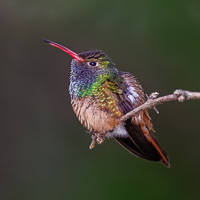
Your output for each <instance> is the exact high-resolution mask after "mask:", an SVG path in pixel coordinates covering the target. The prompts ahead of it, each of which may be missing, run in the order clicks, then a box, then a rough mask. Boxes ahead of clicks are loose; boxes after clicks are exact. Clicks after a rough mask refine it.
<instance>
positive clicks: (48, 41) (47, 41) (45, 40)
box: [43, 39, 51, 43]
mask: <svg viewBox="0 0 200 200" xmlns="http://www.w3.org/2000/svg"><path fill="white" fill-rule="evenodd" d="M43 41H44V42H46V43H50V42H51V41H50V40H47V39H43Z"/></svg>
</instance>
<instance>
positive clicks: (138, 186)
mask: <svg viewBox="0 0 200 200" xmlns="http://www.w3.org/2000/svg"><path fill="white" fill-rule="evenodd" d="M199 10H200V2H199V1H194V0H191V1H185V0H182V1H178V0H168V1H162V0H153V1H148V0H140V1H135V0H134V1H133V0H130V1H118V0H115V1H112V0H110V1H108V0H101V1H94V0H85V1H81V0H58V1H53V0H49V1H47V0H40V1H39V0H28V1H27V0H4V1H1V2H0V25H1V26H0V36H1V37H0V43H1V45H0V77H1V81H2V83H1V102H2V103H1V106H2V108H1V128H2V130H1V134H0V199H2V200H18V199H19V200H45V199H48V200H54V199H59V200H64V199H67V200H79V199H82V200H84V199H95V200H100V199H101V200H102V199H105V200H106V199H109V200H111V199H114V200H118V199H140V200H143V199H154V200H158V199H159V200H160V199H162V200H165V199H181V200H185V199H198V198H199V186H200V172H199V168H200V149H199V146H200V131H199V124H200V117H199V111H200V102H199V101H190V102H185V103H182V104H180V103H176V102H173V103H168V104H165V105H162V106H159V110H160V114H159V115H156V114H155V113H154V112H151V115H152V118H153V122H154V128H155V129H156V130H157V133H156V136H157V138H158V140H159V142H160V143H161V144H162V146H163V147H164V148H165V149H166V150H167V152H168V154H169V157H170V160H171V165H172V166H171V169H167V168H165V167H164V166H163V165H162V164H159V163H152V162H148V161H144V160H142V159H138V158H135V157H133V156H132V155H130V154H129V153H128V152H126V151H125V150H124V149H122V148H121V147H120V146H119V145H117V144H115V143H114V142H113V141H106V142H105V143H104V144H102V145H98V146H96V148H95V149H94V150H93V151H90V150H89V149H88V145H89V143H90V137H89V135H87V134H86V133H85V129H84V128H83V127H82V126H81V125H80V123H79V122H78V120H77V119H76V117H75V115H74V113H73V111H72V108H71V105H70V99H69V95H68V91H67V89H68V84H69V70H70V68H69V64H70V61H71V58H70V57H69V56H67V55H66V54H64V53H63V52H61V51H59V50H57V49H55V48H53V47H50V46H48V45H47V44H45V43H44V42H43V41H42V40H43V39H44V38H46V39H50V40H53V41H56V42H59V43H61V44H65V45H66V46H68V47H69V48H71V49H72V50H74V51H77V52H81V51H85V50H89V49H102V50H104V51H105V52H106V53H107V54H108V55H109V56H110V57H111V58H112V59H113V61H114V62H115V63H116V64H117V66H118V68H119V69H120V70H123V71H130V72H131V73H132V74H134V75H135V76H136V77H137V78H138V80H139V81H140V82H141V83H142V85H143V87H144V89H145V91H146V92H147V93H151V92H154V91H158V92H160V94H161V95H164V94H168V93H170V92H173V91H174V90H175V89H177V88H182V89H188V90H196V91H199V90H200V78H199V73H200V66H199V64H200V56H199V52H200V12H199Z"/></svg>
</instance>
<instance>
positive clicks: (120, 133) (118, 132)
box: [106, 124, 128, 138]
mask: <svg viewBox="0 0 200 200" xmlns="http://www.w3.org/2000/svg"><path fill="white" fill-rule="evenodd" d="M106 137H107V138H112V137H122V138H126V137H128V133H127V131H126V129H125V128H124V126H123V124H120V125H118V126H117V127H116V128H115V129H114V130H113V131H110V132H108V133H107V134H106Z"/></svg>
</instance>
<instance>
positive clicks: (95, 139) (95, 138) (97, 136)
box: [89, 133, 105, 149]
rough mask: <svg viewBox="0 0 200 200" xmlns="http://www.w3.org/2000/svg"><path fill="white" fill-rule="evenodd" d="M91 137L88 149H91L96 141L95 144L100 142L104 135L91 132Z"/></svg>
mask: <svg viewBox="0 0 200 200" xmlns="http://www.w3.org/2000/svg"><path fill="white" fill-rule="evenodd" d="M91 138H92V141H91V143H90V146H89V148H90V149H93V148H94V147H95V144H96V142H97V144H102V143H103V141H104V140H105V139H104V136H102V135H101V134H99V133H92V136H91Z"/></svg>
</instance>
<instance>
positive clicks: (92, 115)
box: [72, 97, 121, 136]
mask: <svg viewBox="0 0 200 200" xmlns="http://www.w3.org/2000/svg"><path fill="white" fill-rule="evenodd" d="M72 107H73V110H74V112H75V114H76V116H77V117H78V119H79V121H80V122H81V124H82V125H83V126H85V127H86V128H87V129H88V130H89V131H91V132H94V133H99V134H102V136H105V135H106V133H108V132H112V131H113V130H114V129H115V127H117V126H118V125H119V123H120V118H121V115H114V114H113V113H112V112H109V110H106V109H105V108H104V107H102V106H101V104H100V103H98V102H94V99H92V98H88V97H87V98H81V99H73V100H72Z"/></svg>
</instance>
